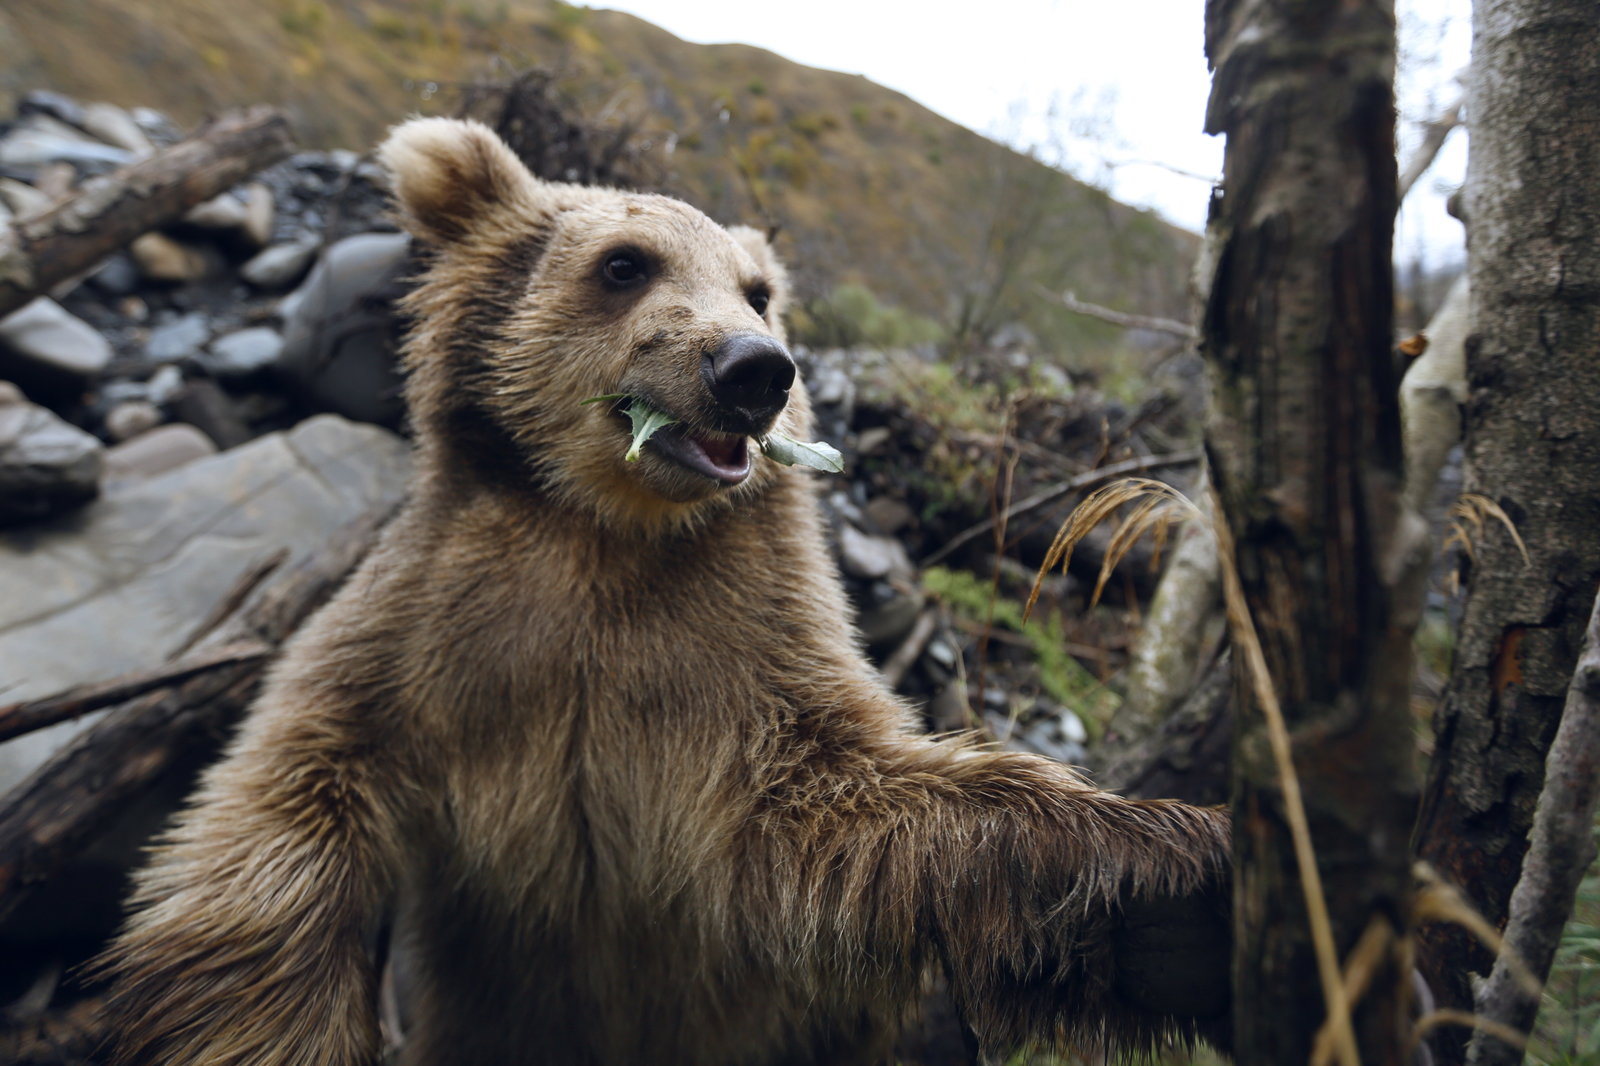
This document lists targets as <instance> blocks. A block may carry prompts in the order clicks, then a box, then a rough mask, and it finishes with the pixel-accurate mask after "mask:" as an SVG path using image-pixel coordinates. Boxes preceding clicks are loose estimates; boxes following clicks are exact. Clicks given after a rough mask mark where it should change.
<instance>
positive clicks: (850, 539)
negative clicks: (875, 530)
mask: <svg viewBox="0 0 1600 1066" xmlns="http://www.w3.org/2000/svg"><path fill="white" fill-rule="evenodd" d="M839 562H840V565H841V566H842V567H843V568H844V572H845V573H847V574H849V575H850V576H851V577H860V578H867V579H872V578H880V577H887V576H889V574H890V573H891V572H892V573H895V574H901V575H906V576H910V575H911V574H912V573H913V567H912V565H911V559H910V557H909V556H907V555H906V549H905V545H903V544H901V543H900V542H899V541H898V540H895V539H894V538H893V537H874V536H869V535H868V534H866V533H862V532H861V531H860V530H858V529H856V528H855V527H854V526H849V525H845V526H840V527H839Z"/></svg>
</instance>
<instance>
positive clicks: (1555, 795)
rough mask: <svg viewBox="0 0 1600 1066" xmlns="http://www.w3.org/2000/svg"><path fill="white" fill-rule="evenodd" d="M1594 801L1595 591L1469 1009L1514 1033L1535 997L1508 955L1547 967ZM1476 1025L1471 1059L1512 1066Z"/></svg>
mask: <svg viewBox="0 0 1600 1066" xmlns="http://www.w3.org/2000/svg"><path fill="white" fill-rule="evenodd" d="M1597 801H1600V598H1597V599H1596V600H1595V606H1594V610H1593V612H1592V613H1591V614H1590V616H1589V628H1588V631H1587V632H1586V633H1585V634H1584V640H1583V649H1582V651H1581V652H1580V653H1579V655H1578V668H1577V670H1576V671H1575V672H1574V673H1573V675H1572V684H1571V686H1570V687H1569V688H1568V689H1567V705H1566V707H1565V709H1564V710H1563V712H1562V715H1561V725H1560V727H1559V728H1558V729H1557V730H1556V739H1555V742H1554V743H1553V744H1551V745H1550V752H1549V754H1548V755H1547V756H1546V757H1545V770H1544V788H1543V790H1542V791H1541V792H1540V793H1539V806H1538V809H1537V810H1536V811H1535V813H1534V816H1533V831H1532V832H1531V833H1530V834H1529V835H1528V852H1527V855H1526V856H1525V857H1524V858H1523V860H1522V876H1521V877H1520V878H1519V879H1518V881H1517V887H1516V888H1515V889H1514V890H1513V891H1512V893H1511V908H1510V918H1509V920H1508V921H1507V923H1506V929H1505V933H1504V939H1505V944H1504V946H1503V947H1502V948H1501V950H1500V952H1499V957H1498V958H1496V959H1495V964H1494V970H1493V971H1491V972H1490V974H1489V979H1488V980H1487V981H1485V982H1484V983H1483V985H1482V986H1481V988H1480V989H1479V990H1478V994H1477V996H1476V997H1475V998H1476V1000H1477V1003H1476V1004H1475V1008H1476V1010H1475V1013H1477V1014H1478V1016H1480V1017H1481V1018H1484V1019H1487V1020H1488V1021H1491V1022H1496V1023H1499V1024H1501V1025H1504V1026H1508V1027H1510V1028H1511V1029H1514V1030H1516V1031H1517V1032H1520V1033H1526V1032H1531V1031H1532V1029H1533V1022H1534V1018H1535V1017H1537V1015H1538V1013H1539V996H1538V995H1536V994H1533V993H1532V992H1531V991H1530V990H1529V989H1527V988H1525V987H1523V984H1522V983H1521V982H1519V981H1518V980H1517V979H1516V974H1515V973H1514V970H1513V967H1512V966H1511V965H1510V960H1511V959H1512V958H1515V959H1519V960H1521V962H1522V964H1523V965H1524V966H1525V967H1526V968H1527V969H1528V970H1531V971H1532V973H1533V976H1534V977H1535V978H1536V979H1537V980H1539V981H1543V980H1544V979H1545V978H1546V977H1547V976H1549V973H1550V964H1551V962H1552V961H1554V959H1555V954H1556V948H1557V947H1558V946H1559V945H1560V942H1561V930H1562V927H1563V926H1564V925H1566V922H1567V919H1568V918H1570V917H1571V916H1572V906H1573V901H1574V900H1575V899H1576V897H1577V894H1578V884H1579V882H1581V881H1582V880H1583V875H1584V873H1585V871H1587V870H1588V868H1589V864H1590V863H1592V862H1593V861H1594V858H1595V843H1594V837H1593V835H1592V834H1593V827H1594V814H1595V805H1596V802H1597ZM1497 1032H1498V1030H1493V1029H1489V1028H1487V1027H1480V1028H1479V1030H1478V1032H1477V1033H1475V1034H1474V1035H1473V1037H1472V1043H1471V1044H1470V1045H1469V1046H1468V1048H1467V1062H1468V1063H1469V1064H1474V1066H1516V1064H1517V1063H1519V1062H1521V1061H1522V1053H1523V1049H1522V1048H1521V1047H1519V1046H1516V1045H1513V1044H1510V1043H1508V1042H1506V1041H1505V1040H1503V1039H1501V1038H1500V1037H1499V1036H1498V1035H1496V1033H1497Z"/></svg>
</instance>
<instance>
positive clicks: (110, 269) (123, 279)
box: [89, 252, 139, 296]
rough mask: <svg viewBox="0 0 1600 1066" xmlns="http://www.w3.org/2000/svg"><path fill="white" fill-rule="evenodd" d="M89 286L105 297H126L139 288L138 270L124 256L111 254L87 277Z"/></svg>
mask: <svg viewBox="0 0 1600 1066" xmlns="http://www.w3.org/2000/svg"><path fill="white" fill-rule="evenodd" d="M89 284H91V285H93V286H94V287H95V288H97V289H99V290H100V291H101V292H103V293H105V294H106V295H107V296H127V295H128V294H130V293H132V292H133V291H134V290H135V289H137V288H138V287H139V268H138V267H137V266H135V265H134V263H133V260H132V259H131V258H129V257H128V256H127V255H126V254H124V253H122V252H113V253H112V254H111V255H109V256H107V257H106V261H105V262H104V263H101V264H100V266H99V268H98V269H97V270H95V272H94V273H93V274H90V275H89Z"/></svg>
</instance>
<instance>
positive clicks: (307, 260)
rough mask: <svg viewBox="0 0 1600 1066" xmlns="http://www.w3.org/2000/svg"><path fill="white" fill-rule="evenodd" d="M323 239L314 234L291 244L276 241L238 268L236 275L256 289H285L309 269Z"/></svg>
mask: <svg viewBox="0 0 1600 1066" xmlns="http://www.w3.org/2000/svg"><path fill="white" fill-rule="evenodd" d="M320 247H322V242H321V241H319V240H318V239H317V238H315V237H310V238H307V239H305V240H300V241H296V242H294V243H293V244H275V245H273V246H272V247H271V248H268V249H266V250H265V251H263V252H260V253H258V254H257V255H256V256H255V257H254V258H252V259H251V260H250V261H249V262H248V263H246V264H245V265H244V266H242V267H240V268H239V276H240V277H242V278H244V280H246V281H248V282H249V283H250V284H252V285H254V286H255V287H256V288H258V289H266V290H267V291H269V292H275V291H277V290H279V289H287V288H288V287H289V286H291V285H293V284H294V283H295V282H297V281H299V280H300V279H301V278H303V277H305V275H306V271H307V270H310V269H311V264H312V263H313V262H315V261H316V258H317V249H318V248H320Z"/></svg>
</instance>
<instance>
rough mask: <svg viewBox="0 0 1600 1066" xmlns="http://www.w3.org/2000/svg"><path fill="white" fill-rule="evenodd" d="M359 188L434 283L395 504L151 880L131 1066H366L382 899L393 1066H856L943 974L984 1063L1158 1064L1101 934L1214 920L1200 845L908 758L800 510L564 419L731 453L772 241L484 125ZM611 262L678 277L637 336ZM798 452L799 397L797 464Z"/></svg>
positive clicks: (413, 361) (909, 741) (406, 149)
mask: <svg viewBox="0 0 1600 1066" xmlns="http://www.w3.org/2000/svg"><path fill="white" fill-rule="evenodd" d="M383 154H384V158H385V160H386V162H387V163H388V164H389V165H390V167H391V168H392V169H393V171H394V172H395V174H396V177H397V198H398V200H399V201H400V204H401V206H402V209H403V210H404V211H405V215H406V222H407V225H408V226H409V228H410V229H411V230H412V232H413V233H415V234H416V235H417V236H418V237H419V238H421V239H423V240H424V241H426V242H428V244H429V245H430V247H431V248H432V256H433V258H432V260H431V264H430V266H429V268H428V270H427V272H426V274H425V276H424V280H423V284H422V285H421V287H420V288H419V289H418V290H417V292H416V294H415V295H414V296H413V297H412V298H411V307H410V311H411V312H412V314H413V315H414V316H415V320H416V322H417V326H416V329H415V332H414V336H413V338H412V340H411V343H410V346H409V349H408V353H407V362H408V369H409V373H410V381H409V400H410V403H411V406H412V412H413V418H414V420H415V423H416V426H417V429H418V472H417V475H416V480H415V484H414V487H413V493H412V497H411V500H410V502H409V504H408V505H407V507H406V509H405V510H404V512H403V513H402V514H401V516H400V517H399V518H398V519H397V520H396V521H395V522H394V523H393V524H392V526H391V527H390V528H389V529H388V530H387V531H386V533H385V534H384V537H383V539H382V542H381V544H380V546H379V547H378V548H377V549H375V550H374V552H373V553H372V554H371V556H370V557H369V558H368V559H367V560H366V562H365V563H364V565H363V566H362V567H361V568H360V570H359V572H358V573H357V574H356V575H355V576H353V577H352V578H351V580H350V582H349V583H348V585H347V586H346V587H345V588H344V589H343V590H342V592H341V593H340V594H339V595H338V597H337V598H336V599H335V600H334V602H332V603H331V604H330V605H329V606H328V607H327V608H326V609H324V610H323V611H322V612H321V613H319V614H318V615H317V616H316V617H315V618H314V619H313V620H312V621H311V622H310V623H309V624H308V625H307V626H306V627H305V628H304V630H303V631H302V632H301V633H300V634H299V635H298V636H297V637H296V638H295V639H294V640H293V642H292V644H291V646H290V647H289V649H288V651H287V652H286V654H285V655H284V656H283V658H282V660H281V661H280V662H279V663H278V665H277V666H276V668H275V669H274V670H273V671H272V676H271V678H270V681H269V683H268V685H267V688H266V690H265V692H264V694H263V695H262V697H261V699H260V701H259V702H258V704H257V706H256V707H255V709H254V711H253V712H252V714H251V716H250V717H249V719H248V720H247V721H246V723H245V724H244V725H243V726H242V728H241V731H240V734H239V736H238V737H237V738H236V740H235V741H234V742H233V744H232V746H231V748H230V750H229V753H228V755H227V757H226V758H225V759H224V760H223V761H222V762H221V763H219V764H218V765H217V766H215V767H214V768H213V769H212V770H210V771H209V772H208V773H207V775H206V777H205V780H204V783H203V787H202V788H201V790H200V791H199V793H198V794H197V795H196V797H195V798H194V801H193V803H192V805H191V806H190V808H189V809H188V810H187V811H186V812H185V813H184V814H183V815H182V816H181V817H180V819H179V821H178V823H177V825H176V827H175V828H174V829H173V830H172V831H171V833H170V835H169V837H168V839H167V840H166V842H165V843H164V844H163V845H162V846H161V847H160V848H159V849H158V850H157V852H156V853H155V855H154V856H153V858H152V861H151V863H150V865H149V867H148V868H147V869H145V870H144V871H143V872H142V873H141V874H140V875H139V876H138V880H137V887H136V892H135V895H134V900H133V905H132V906H133V911H132V916H131V918H130V920H129V923H128V926H127V928H126V931H125V932H124V933H123V934H122V936H121V938H120V939H119V940H118V941H117V943H116V944H115V946H114V948H113V950H112V952H111V953H110V955H109V956H108V958H107V966H108V967H109V969H110V970H111V971H112V972H114V973H115V974H116V975H117V976H118V985H117V993H116V1003H117V1006H118V1009H119V1010H120V1012H121V1014H120V1018H121V1022H120V1042H119V1044H118V1046H117V1050H116V1061H117V1062H119V1063H124V1064H132V1063H141V1064H143V1063H150V1064H154V1063H162V1064H174V1066H175V1064H201V1063H204V1064H223V1063H228V1064H247V1063H248V1064H268V1063H282V1064H291V1063H293V1064H308V1063H318V1064H325V1066H354V1064H371V1063H374V1062H375V1061H376V1058H377V1054H378V1030H377V1022H376V1009H375V1004H376V987H375V985H376V969H375V964H374V961H373V945H374V943H376V942H377V940H378V938H379V936H380V934H381V932H382V929H383V927H384V926H385V923H387V922H389V921H391V920H392V919H393V917H394V914H395V910H394V908H395V906H396V902H395V901H396V900H397V899H401V900H405V901H407V902H406V903H405V906H406V907H407V914H408V916H409V920H408V923H407V924H408V926H409V927H410V928H411V929H412V930H413V936H414V948H415V951H416V952H417V958H418V960H419V965H418V969H419V970H420V973H419V974H418V977H417V980H418V983H419V985H420V988H419V990H418V1000H417V1002H416V1003H415V1004H414V1015H415V1017H416V1019H417V1023H416V1026H415V1028H414V1031H412V1032H410V1033H408V1034H407V1043H406V1048H405V1051H404V1053H403V1057H402V1061H403V1062H405V1063H416V1064H428V1066H442V1064H455V1063H459V1064H462V1066H466V1064H474V1066H489V1064H499V1063H561V1064H567V1063H572V1064H578V1063H583V1064H590V1063H593V1064H601V1063H607V1064H609V1063H618V1064H620V1063H647V1062H648V1063H670V1064H685V1066H688V1064H706V1066H712V1064H719V1066H720V1064H728V1066H732V1064H779V1063H794V1064H800V1063H850V1062H862V1063H866V1062H873V1061H877V1060H878V1059H879V1058H880V1057H881V1056H882V1054H883V1053H884V1052H885V1050H886V1048H887V1046H888V1043H889V1041H890V1040H892V1037H893V1034H894V1032H895V1030H896V1027H897V1024H898V1022H899V1021H900V1019H901V1018H902V1017H903V1016H904V1015H905V1014H906V1012H907V1011H908V1009H910V1008H911V1007H912V1006H914V1004H915V1003H916V1001H917V999H918V995H919V992H920V989H921V987H922V986H921V982H922V978H923V975H924V973H925V972H926V971H927V970H928V969H929V968H930V967H934V966H942V967H943V968H944V969H945V971H946V973H947V975H948V978H949V981H950V985H951V989H952V993H953V996H954V998H955V1000H956V1002H957V1004H958V1007H959V1008H960V1010H961V1011H962V1012H963V1015H964V1017H965V1018H966V1019H967V1020H968V1021H969V1023H970V1024H971V1026H972V1027H973V1029H974V1030H975V1031H976V1032H977V1033H978V1034H980V1035H981V1037H982V1038H983V1040H984V1042H985V1043H987V1044H992V1045H994V1046H996V1047H999V1046H1005V1045H1010V1044H1017V1043H1021V1042H1023V1041H1028V1040H1049V1039H1052V1038H1054V1037H1058V1036H1065V1037H1075V1036H1092V1037H1104V1036H1121V1037H1130V1038H1134V1039H1141V1038H1146V1039H1148V1038H1150V1037H1152V1036H1154V1035H1157V1034H1160V1033H1163V1032H1167V1031H1171V1030H1173V1029H1176V1028H1182V1027H1183V1025H1184V1024H1185V1022H1184V1020H1183V1019H1177V1018H1173V1017H1168V1016H1163V1015H1153V1014H1147V1013H1144V1012H1142V1011H1140V1010H1138V1009H1137V1008H1136V1007H1134V1006H1132V1005H1130V1004H1129V1003H1127V1002H1125V1001H1124V998H1123V997H1121V996H1120V995H1119V994H1118V992H1117V989H1116V987H1115V976H1116V958H1115V951H1116V943H1117V935H1118V933H1117V930H1118V928H1119V921H1120V918H1119V915H1120V913H1121V911H1122V909H1123V907H1124V906H1125V905H1127V904H1128V903H1129V901H1132V900H1136V899H1148V898H1154V897H1161V896H1180V897H1181V896H1190V895H1194V894H1197V893H1202V892H1207V891H1214V890H1215V889H1216V888H1217V886H1218V885H1219V884H1221V883H1223V881H1224V880H1225V873H1224V872H1223V871H1224V869H1225V866H1226V853H1227V827H1226V817H1225V815H1223V814H1222V813H1220V812H1216V811H1206V810H1199V809H1195V808H1191V807H1186V806H1182V805H1179V804H1172V803H1140V802H1132V801H1127V800H1123V799H1120V798H1117V797H1115V796H1112V795H1109V794H1106V793H1103V792H1098V791H1094V790H1092V789H1090V788H1089V787H1087V786H1086V785H1085V784H1083V783H1082V781H1081V780H1080V779H1079V778H1077V777H1076V776H1075V775H1074V774H1073V773H1071V772H1070V771H1069V770H1067V769H1066V768H1064V767H1062V766H1059V765H1057V764H1054V763H1051V762H1049V761H1047V760H1044V759H1039V758H1033V757H1030V756H1025V755H1016V754H999V753H990V752H983V751H978V750H975V749H974V748H972V747H971V746H969V745H968V744H966V743H963V742H958V741H952V740H945V741H935V740H930V739H927V738H924V737H921V736H916V735H913V733H912V732H910V731H909V730H908V728H907V726H906V720H907V712H906V709H905V708H904V707H903V706H902V705H901V704H900V703H899V702H897V700H896V699H895V698H894V696H893V695H892V694H890V693H889V692H888V691H886V690H885V688H884V686H883V684H882V682H881V681H880V680H879V678H878V676H877V674H876V672H875V671H874V670H873V669H872V668H871V667H870V665H869V664H867V663H866V662H865V661H864V660H863V658H862V655H861V652H860V650H859V647H858V645H857V641H856V640H855V638H854V636H853V634H852V632H851V630H850V626H849V622H848V619H849V617H850V613H849V610H848V607H847V604H846V601H845V598H844V596H843V594H842V592H841V590H840V586H839V584H838V581H837V578H836V576H835V574H834V569H833V565H832V563H831V561H830V560H829V558H828V557H827V555H826V554H825V551H824V546H823V533H822V529H821V528H820V523H819V519H818V513H817V508H816V505H815V502H814V488H813V483H812V480H811V477H810V475H808V474H807V473H806V472H803V471H800V470H792V469H784V468H779V467H776V466H775V465H773V464H772V463H770V462H768V461H766V460H765V459H763V458H760V457H755V458H753V465H754V468H755V469H754V471H753V473H752V475H751V478H750V479H749V481H747V482H746V483H745V484H743V485H741V486H739V487H738V488H736V489H734V490H732V491H728V490H717V489H714V488H711V487H708V486H707V485H706V484H703V483H702V482H704V481H705V480H706V479H699V478H697V477H696V476H694V475H690V474H687V473H686V472H685V471H683V470H681V469H680V468H677V467H676V466H675V465H674V464H672V463H670V462H668V461H666V460H664V459H662V458H660V457H659V456H655V455H653V454H652V453H651V450H650V449H649V448H648V447H647V448H646V450H645V461H644V462H642V463H637V464H626V463H624V462H623V461H622V455H623V452H624V451H625V449H626V447H627V439H628V437H627V430H626V425H625V423H623V422H622V421H621V419H620V418H619V416H618V415H617V413H616V412H615V411H610V410H606V409H605V408H606V405H603V404H598V405H591V406H587V407H585V406H581V405H580V403H579V401H581V400H583V399H585V398H586V397H589V396H593V395H596V394H600V393H608V392H632V393H635V394H645V395H650V396H651V397H652V398H653V400H655V401H656V402H657V403H658V405H661V406H667V407H668V408H669V409H670V410H673V411H674V412H675V413H679V414H681V415H683V416H685V417H686V418H688V419H689V420H691V421H693V422H694V423H695V424H696V425H697V426H700V427H701V428H705V429H714V428H715V424H714V423H715V417H716V416H715V412H714V411H711V410H709V408H708V407H707V400H706V398H705V395H704V389H703V388H701V387H700V385H699V376H698V367H699V364H700V360H701V358H702V356H703V354H704V353H705V352H706V351H708V350H709V346H711V345H713V344H715V343H718V342H719V341H720V339H721V338H723V337H725V336H726V335H728V334H729V333H731V332H738V331H755V332H759V331H763V330H766V331H771V332H773V333H778V332H779V330H780V328H781V327H780V326H779V324H778V322H779V319H778V315H779V313H780V312H781V300H782V290H783V278H782V273H781V268H779V267H778V265H777V264H776V262H775V261H774V260H773V259H772V257H771V254H770V252H769V251H768V250H767V249H766V245H765V242H764V241H763V240H762V239H761V238H760V236H759V235H758V234H755V233H754V232H752V231H735V232H733V233H732V234H731V235H730V233H729V232H728V231H724V230H721V229H719V228H717V227H716V226H715V225H714V224H712V223H711V222H709V220H707V219H705V218H704V216H702V215H700V214H699V213H698V212H695V211H693V210H692V209H690V208H688V207H686V206H685V205H683V204H681V203H678V202H676V201H672V200H667V199H664V198H661V197H653V196H639V195H631V194H624V193H620V192H615V191H610V190H597V189H585V188H578V187H573V186H564V185H552V184H546V183H541V182H538V181H536V180H535V179H533V178H531V177H530V176H529V175H528V174H527V172H526V171H525V170H523V168H522V167H521V165H520V164H519V163H517V161H516V160H515V158H514V157H512V156H511V155H510V153H509V152H508V151H507V150H506V149H505V148H504V147H503V146H501V145H500V143H499V142H498V141H497V140H495V139H494V137H493V136H492V135H491V134H489V132H488V131H487V130H485V129H483V128H482V127H478V126H475V125H471V124H466V123H457V122H449V121H444V120H418V121H414V122H412V123H409V124H407V125H405V126H402V127H400V128H399V129H398V130H397V131H396V132H395V133H394V134H393V135H392V137H391V139H390V140H389V142H388V143H387V145H386V146H385V148H384V151H383ZM624 245H625V246H628V247H632V248H637V249H640V250H642V251H644V252H646V253H648V254H649V255H652V256H654V257H656V261H657V264H658V268H659V269H658V272H657V274H656V275H655V276H654V277H653V280H652V282H651V285H650V286H649V287H648V289H647V290H646V291H644V292H642V293H636V294H634V295H631V296H623V297H620V298H619V297H618V294H617V293H615V292H609V291H606V290H605V288H604V286H602V285H600V284H599V282H598V281H597V273H596V270H597V268H596V263H597V262H598V261H599V257H602V256H603V255H604V254H606V252H607V250H608V249H611V248H614V247H618V246H624ZM756 285H765V286H767V287H768V288H769V289H770V290H771V292H772V295H773V297H774V299H773V301H772V305H771V307H770V308H769V310H768V313H767V315H766V316H765V318H763V317H762V316H758V315H756V314H755V313H754V312H753V310H752V309H751V307H750V305H749V303H748V299H747V295H748V291H749V290H750V288H751V287H752V286H756ZM808 423H809V410H808V406H807V403H806V401H805V398H804V395H803V389H801V388H800V387H799V386H798V385H797V386H796V389H795V395H794V398H793V400H792V402H791V403H790V405H789V408H788V409H787V410H786V411H785V413H784V414H783V415H782V416H781V420H780V426H779V428H780V429H782V430H784V431H785V432H788V433H789V434H790V435H792V436H795V437H799V438H802V439H810V437H809V433H808V432H807V430H808V428H809V427H808Z"/></svg>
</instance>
